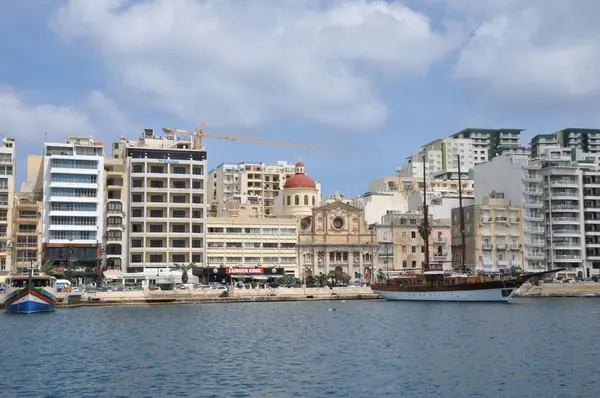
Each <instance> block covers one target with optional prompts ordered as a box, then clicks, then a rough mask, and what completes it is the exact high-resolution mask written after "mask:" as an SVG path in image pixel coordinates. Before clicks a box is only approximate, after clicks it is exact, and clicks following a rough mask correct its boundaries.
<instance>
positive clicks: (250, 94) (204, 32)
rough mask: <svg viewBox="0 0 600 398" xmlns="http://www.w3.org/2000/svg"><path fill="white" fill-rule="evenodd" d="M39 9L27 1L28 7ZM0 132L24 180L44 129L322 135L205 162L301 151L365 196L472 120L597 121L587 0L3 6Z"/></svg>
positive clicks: (214, 148) (551, 124) (594, 45)
mask: <svg viewBox="0 0 600 398" xmlns="http://www.w3.org/2000/svg"><path fill="white" fill-rule="evenodd" d="M25 3H27V4H25ZM0 7H1V8H0V10H1V12H0V135H2V136H12V137H15V138H16V139H17V140H18V142H17V145H18V155H19V158H18V161H19V164H18V167H19V168H20V172H19V180H22V179H23V177H24V176H23V169H24V167H23V166H24V162H25V157H26V155H27V154H29V153H31V154H36V153H40V152H41V145H42V141H43V137H44V134H48V137H49V139H50V140H55V141H56V140H59V141H63V140H64V139H66V136H67V135H76V134H80V135H93V136H94V138H95V139H97V140H101V141H103V142H104V143H105V144H106V145H107V147H108V145H109V144H110V143H111V142H113V141H115V140H117V139H118V138H119V136H126V137H129V138H131V139H135V138H137V136H138V134H139V131H140V130H141V128H143V127H154V128H156V129H160V128H162V127H174V128H181V129H191V128H194V127H197V126H198V125H199V124H200V123H201V122H202V121H204V122H205V123H206V130H207V131H210V132H215V133H222V134H231V135H244V136H254V137H263V138H267V139H275V140H285V141H295V142H304V143H310V144H317V145H321V146H323V150H322V151H311V150H303V149H297V148H292V147H276V146H265V145H256V144H243V143H239V142H236V143H232V142H228V141H222V140H218V139H210V140H207V141H206V143H207V150H208V159H209V164H210V165H209V167H214V166H216V165H218V164H220V163H222V162H237V161H241V160H244V161H263V162H266V163H272V162H275V161H277V160H288V161H292V162H293V161H296V160H298V159H299V158H301V159H302V160H303V161H304V162H305V163H306V167H307V171H308V173H309V175H311V176H312V177H314V178H315V179H316V180H318V181H319V182H321V183H322V185H323V189H324V192H325V194H331V193H333V192H335V191H336V190H337V191H340V192H342V193H344V194H345V195H356V194H360V193H362V192H364V191H366V190H367V188H368V184H369V181H370V180H371V179H374V178H377V177H380V176H384V175H393V174H394V172H395V169H396V168H397V167H398V166H400V165H402V164H403V163H404V162H405V157H406V156H408V155H410V154H411V153H414V152H415V151H417V150H418V149H419V147H420V145H422V144H424V143H426V142H428V141H430V140H432V139H434V138H437V137H443V136H448V135H450V134H452V133H454V132H457V131H459V130H461V129H463V128H466V127H483V128H500V127H509V128H523V129H526V132H525V135H524V137H525V140H524V141H528V139H529V138H530V137H531V136H533V135H534V134H538V133H548V132H553V131H557V130H560V129H562V128H565V127H590V128H594V127H598V126H599V125H600V120H599V117H598V115H597V112H596V109H598V105H599V92H600V69H599V68H597V67H595V66H596V65H598V62H599V61H600V40H599V39H600V27H598V26H597V24H596V22H595V21H594V19H593V18H591V17H590V16H592V15H598V13H599V11H600V5H598V4H597V3H596V2H594V1H591V0H580V1H578V2H570V1H567V0H555V1H552V2H548V1H542V0H520V1H516V0H489V1H485V2H481V1H476V0H473V1H471V0H421V1H416V0H409V1H405V2H400V1H391V0H390V1H385V2H384V1H358V0H356V1H351V0H348V1H344V0H302V1H293V0H290V1H275V0H244V1H241V0H222V1H218V2H217V1H214V0H213V1H212V2H210V1H205V0H198V1H195V0H168V1H166V0H162V1H161V0H147V1H126V0H106V1H102V2H100V1H98V2H96V1H77V0H72V1H55V0H37V1H36V7H35V8H33V7H30V4H29V3H28V2H13V1H1V2H0Z"/></svg>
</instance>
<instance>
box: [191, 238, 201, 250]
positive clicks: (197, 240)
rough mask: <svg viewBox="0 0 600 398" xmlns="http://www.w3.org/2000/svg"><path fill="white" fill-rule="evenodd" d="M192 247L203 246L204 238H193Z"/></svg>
mask: <svg viewBox="0 0 600 398" xmlns="http://www.w3.org/2000/svg"><path fill="white" fill-rule="evenodd" d="M192 247H194V248H198V247H202V239H192Z"/></svg>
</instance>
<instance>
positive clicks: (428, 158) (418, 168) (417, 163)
mask: <svg viewBox="0 0 600 398" xmlns="http://www.w3.org/2000/svg"><path fill="white" fill-rule="evenodd" d="M442 159H443V157H442V151H441V150H437V149H433V148H430V149H429V150H427V151H421V152H417V153H415V154H414V155H411V156H409V157H408V158H407V159H406V160H407V164H406V165H404V166H401V167H399V168H398V169H396V173H397V174H398V176H401V177H415V178H421V179H422V178H423V168H425V175H426V177H427V178H429V177H431V176H433V175H435V174H437V173H439V172H441V171H442V170H443V169H444V164H443V161H442Z"/></svg>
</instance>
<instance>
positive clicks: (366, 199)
mask: <svg viewBox="0 0 600 398" xmlns="http://www.w3.org/2000/svg"><path fill="white" fill-rule="evenodd" d="M350 205H352V206H354V207H358V208H359V209H363V211H364V217H365V222H366V223H367V225H371V224H375V223H378V222H380V221H381V218H382V217H383V216H385V215H386V213H387V212H388V210H391V211H399V212H406V211H407V210H408V202H407V201H406V198H405V195H404V194H403V193H400V192H389V191H387V192H386V191H381V192H367V193H365V194H363V195H360V196H357V197H355V198H352V200H351V201H350Z"/></svg>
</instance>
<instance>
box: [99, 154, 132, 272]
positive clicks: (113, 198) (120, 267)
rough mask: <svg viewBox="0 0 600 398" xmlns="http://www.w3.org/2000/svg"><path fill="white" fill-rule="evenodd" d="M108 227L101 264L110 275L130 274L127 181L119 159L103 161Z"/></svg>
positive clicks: (105, 233) (104, 233)
mask: <svg viewBox="0 0 600 398" xmlns="http://www.w3.org/2000/svg"><path fill="white" fill-rule="evenodd" d="M104 176H105V196H104V205H105V217H106V222H105V224H104V225H105V227H104V231H103V234H102V248H103V250H102V265H103V269H104V270H105V271H107V272H109V273H110V272H115V271H117V272H127V267H126V264H127V263H128V261H127V260H128V257H127V253H128V251H127V248H128V245H127V212H126V210H127V207H128V202H127V199H128V192H129V191H128V188H129V186H128V184H127V183H128V178H125V176H126V173H125V163H124V162H123V160H122V159H120V158H118V157H117V158H114V157H113V158H109V159H106V160H105V162H104Z"/></svg>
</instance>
